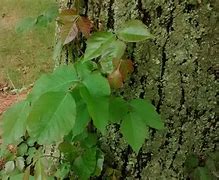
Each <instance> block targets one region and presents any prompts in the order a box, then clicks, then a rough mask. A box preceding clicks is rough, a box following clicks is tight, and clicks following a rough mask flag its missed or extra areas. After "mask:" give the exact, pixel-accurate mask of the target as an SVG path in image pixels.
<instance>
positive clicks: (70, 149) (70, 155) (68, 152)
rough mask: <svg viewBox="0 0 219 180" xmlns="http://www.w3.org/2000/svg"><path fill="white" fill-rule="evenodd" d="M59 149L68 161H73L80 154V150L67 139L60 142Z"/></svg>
mask: <svg viewBox="0 0 219 180" xmlns="http://www.w3.org/2000/svg"><path fill="white" fill-rule="evenodd" d="M58 149H59V150H60V152H61V153H63V155H64V157H65V159H66V160H67V161H68V162H73V161H74V160H75V159H76V157H77V156H78V154H79V150H78V149H76V147H75V146H73V145H72V144H71V143H69V142H65V141H64V142H62V143H60V144H59V147H58Z"/></svg>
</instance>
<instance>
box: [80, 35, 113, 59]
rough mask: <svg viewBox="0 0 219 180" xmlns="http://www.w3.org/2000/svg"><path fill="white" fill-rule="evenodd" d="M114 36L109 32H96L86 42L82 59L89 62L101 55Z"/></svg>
mask: <svg viewBox="0 0 219 180" xmlns="http://www.w3.org/2000/svg"><path fill="white" fill-rule="evenodd" d="M115 38H116V36H115V35H114V34H113V33H111V32H96V33H94V34H93V35H92V36H91V37H90V38H89V39H88V41H87V49H86V50H85V55H84V59H85V61H89V60H91V59H94V58H97V57H99V56H101V55H102V53H103V52H104V50H105V49H106V47H107V46H109V44H110V43H111V42H112V41H114V40H115Z"/></svg>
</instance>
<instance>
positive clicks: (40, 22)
mask: <svg viewBox="0 0 219 180" xmlns="http://www.w3.org/2000/svg"><path fill="white" fill-rule="evenodd" d="M48 23H49V19H48V18H47V17H46V16H45V15H40V16H38V17H37V21H36V25H37V26H39V27H47V25H48Z"/></svg>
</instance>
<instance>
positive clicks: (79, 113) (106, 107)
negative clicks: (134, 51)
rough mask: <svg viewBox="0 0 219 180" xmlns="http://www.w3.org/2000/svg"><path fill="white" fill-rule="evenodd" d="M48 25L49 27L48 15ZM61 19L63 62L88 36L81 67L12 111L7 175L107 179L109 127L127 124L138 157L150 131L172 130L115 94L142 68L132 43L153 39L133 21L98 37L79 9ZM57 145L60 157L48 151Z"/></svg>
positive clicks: (6, 137)
mask: <svg viewBox="0 0 219 180" xmlns="http://www.w3.org/2000/svg"><path fill="white" fill-rule="evenodd" d="M48 17H50V16H48ZM40 19H41V20H40V22H48V21H47V20H45V19H46V16H45V17H44V18H43V17H42V16H40ZM57 20H58V22H59V23H60V24H61V25H62V27H61V41H60V42H59V43H58V46H56V48H55V53H54V54H55V56H60V52H61V50H62V48H63V46H65V45H67V44H69V43H71V42H72V41H74V40H75V39H76V38H77V37H78V35H79V34H80V33H82V34H83V36H85V37H86V38H88V40H87V43H86V50H85V52H84V54H83V55H82V56H80V57H77V61H76V62H75V63H74V64H69V65H62V66H60V67H58V68H56V69H55V71H54V72H53V73H50V74H47V75H42V76H41V77H40V78H39V79H38V80H37V81H36V83H35V85H34V87H33V89H32V91H31V92H30V94H29V95H28V97H27V98H26V99H25V100H24V101H22V102H19V103H17V104H15V105H13V106H12V107H11V108H10V109H9V110H8V111H7V112H5V113H4V116H3V126H2V129H3V134H2V138H3V145H2V148H1V151H0V152H1V154H0V156H1V159H0V168H2V169H3V170H2V171H1V175H2V177H5V178H8V177H10V179H16V178H17V179H19V178H20V179H22V178H23V179H31V178H33V177H32V176H35V178H36V179H49V178H51V179H54V177H56V178H58V179H64V178H66V177H71V178H74V177H79V179H88V178H89V177H94V176H99V175H100V174H101V171H102V170H103V162H104V156H105V154H104V153H103V152H102V150H101V149H100V145H99V144H100V142H99V141H98V139H99V137H100V136H101V135H104V134H105V133H106V130H107V126H108V125H109V124H118V125H119V126H120V132H121V134H122V135H123V138H124V139H125V141H126V142H127V143H128V144H129V145H130V146H131V147H132V149H133V150H134V151H135V152H136V153H138V151H139V150H140V148H141V146H142V145H143V144H144V142H145V139H149V128H154V129H157V130H160V129H163V128H164V124H163V122H162V120H161V118H160V115H159V114H158V113H157V112H156V109H155V107H154V106H153V105H152V104H151V103H150V102H149V101H148V100H145V99H133V100H126V99H124V98H122V97H115V96H114V94H113V93H112V89H118V88H122V87H123V83H124V82H125V80H126V79H127V78H128V76H129V74H131V73H132V72H133V69H134V67H133V63H132V60H130V59H127V58H126V57H125V52H126V43H129V42H140V41H144V40H147V39H151V38H153V36H152V35H151V34H150V32H149V31H148V29H147V27H146V26H145V25H144V24H143V23H142V22H141V21H139V20H131V21H128V22H126V23H125V24H123V26H122V27H121V28H120V29H118V30H117V31H116V32H103V31H98V32H94V33H91V31H92V23H91V21H90V20H89V19H88V18H86V17H81V16H80V15H78V12H77V10H76V9H66V10H62V11H61V12H60V14H59V16H58V18H57ZM38 21H39V20H38ZM38 21H34V22H38ZM51 145H54V146H55V151H56V153H54V154H52V155H51V154H50V152H49V153H48V152H46V151H47V147H48V146H49V147H50V146H51ZM57 152H58V153H57ZM1 164H2V166H1Z"/></svg>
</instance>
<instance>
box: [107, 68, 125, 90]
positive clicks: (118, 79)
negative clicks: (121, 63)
mask: <svg viewBox="0 0 219 180" xmlns="http://www.w3.org/2000/svg"><path fill="white" fill-rule="evenodd" d="M108 81H109V84H110V86H111V87H112V88H115V89H119V88H121V87H122V86H123V77H122V74H121V72H120V71H119V68H117V69H116V70H115V71H113V72H112V73H111V74H110V75H109V76H108Z"/></svg>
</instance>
